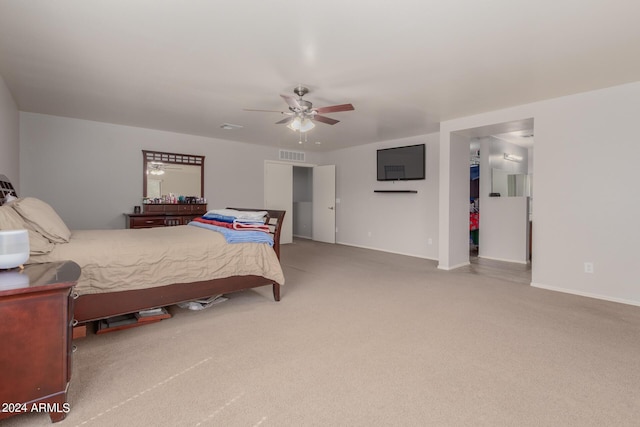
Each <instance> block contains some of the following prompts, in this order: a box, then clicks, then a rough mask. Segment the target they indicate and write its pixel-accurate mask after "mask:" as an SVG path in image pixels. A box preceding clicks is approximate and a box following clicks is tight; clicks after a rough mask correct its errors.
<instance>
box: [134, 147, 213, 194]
mask: <svg viewBox="0 0 640 427" xmlns="http://www.w3.org/2000/svg"><path fill="white" fill-rule="evenodd" d="M149 162H162V163H169V164H174V165H187V166H200V195H199V196H200V197H204V156H197V155H193V154H178V153H165V152H162V151H149V150H142V197H147V164H148V163H149ZM194 196H195V194H194Z"/></svg>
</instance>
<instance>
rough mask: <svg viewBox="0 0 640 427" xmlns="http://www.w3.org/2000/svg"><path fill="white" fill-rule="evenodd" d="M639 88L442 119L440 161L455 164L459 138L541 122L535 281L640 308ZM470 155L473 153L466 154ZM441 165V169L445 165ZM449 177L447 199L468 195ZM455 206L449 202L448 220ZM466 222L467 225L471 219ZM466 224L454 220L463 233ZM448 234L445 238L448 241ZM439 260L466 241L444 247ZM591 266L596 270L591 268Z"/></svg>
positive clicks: (446, 179) (443, 212)
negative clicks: (454, 137)
mask: <svg viewBox="0 0 640 427" xmlns="http://www.w3.org/2000/svg"><path fill="white" fill-rule="evenodd" d="M639 115H640V82H636V83H631V84H627V85H622V86H617V87H613V88H608V89H603V90H598V91H592V92H586V93H582V94H577V95H572V96H566V97H562V98H557V99H551V100H546V101H541V102H537V103H533V104H527V105H523V106H519V107H514V108H509V109H505V110H500V111H494V112H490V113H486V114H481V115H476V116H471V117H465V118H461V119H456V120H450V121H447V122H443V123H441V127H440V137H441V162H442V163H444V164H445V165H447V164H449V163H451V162H455V161H456V157H455V156H456V155H457V153H455V152H454V150H452V149H451V150H450V149H448V147H449V145H453V143H454V142H451V132H453V131H456V130H462V129H470V128H477V127H480V126H486V125H490V124H495V123H505V122H512V121H516V120H521V119H527V118H534V121H535V135H536V136H535V138H536V140H535V157H536V159H535V163H534V170H533V173H534V175H535V204H536V206H535V213H534V216H533V218H534V224H533V242H532V245H533V249H532V251H533V252H532V254H533V259H532V282H533V283H532V284H533V285H534V286H539V287H544V288H549V289H555V290H561V291H564V292H570V293H575V294H580V295H587V296H593V297H597V298H603V299H608V300H613V301H620V302H626V303H630V304H636V305H640V280H638V277H637V276H638V274H637V271H636V270H637V269H636V268H635V267H636V265H637V258H638V256H637V254H638V250H637V246H638V242H640V231H639V229H638V226H637V213H638V212H640V198H639V197H637V191H636V190H635V182H636V181H637V159H638V158H640V144H639V143H638V137H637V133H638V130H637V119H638V117H639ZM463 155H464V156H465V158H467V159H468V155H469V154H468V148H467V150H465V152H464V153H463ZM441 167H442V165H441ZM442 177H443V175H442V174H441V182H440V183H441V189H440V191H441V193H442V192H450V191H451V197H453V198H458V197H460V196H459V195H458V194H457V192H456V191H457V187H456V186H455V185H453V183H452V182H451V181H452V180H451V178H450V177H449V176H447V175H444V179H442ZM450 211H451V208H450V206H448V205H441V206H440V215H449V214H450ZM464 222H465V220H464V219H463V220H462V223H464ZM460 226H461V224H453V221H452V224H451V227H453V228H455V227H460ZM447 232H448V230H447V229H446V228H444V229H443V228H441V230H440V236H441V239H442V238H443V235H444V238H447V239H448V233H447ZM441 248H444V249H445V251H444V252H441V254H440V260H441V262H442V260H443V259H449V258H451V257H454V256H460V253H464V252H467V253H468V248H467V245H466V244H465V245H463V247H459V244H458V242H453V241H449V242H445V244H441ZM584 262H592V263H593V264H594V273H593V274H587V273H585V272H584Z"/></svg>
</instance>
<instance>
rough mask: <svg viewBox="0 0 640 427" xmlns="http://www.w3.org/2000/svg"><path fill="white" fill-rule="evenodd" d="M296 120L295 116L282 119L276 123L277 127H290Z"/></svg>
mask: <svg viewBox="0 0 640 427" xmlns="http://www.w3.org/2000/svg"><path fill="white" fill-rule="evenodd" d="M293 119H295V116H292V117H287V118H286V119H282V120H280V121H279V122H276V124H277V125H288V124H289V123H291V122H292V121H293Z"/></svg>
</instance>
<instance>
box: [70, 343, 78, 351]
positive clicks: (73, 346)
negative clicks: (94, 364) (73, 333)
mask: <svg viewBox="0 0 640 427" xmlns="http://www.w3.org/2000/svg"><path fill="white" fill-rule="evenodd" d="M77 349H78V346H77V345H75V344H74V345H72V346H71V353H75V352H76V350H77Z"/></svg>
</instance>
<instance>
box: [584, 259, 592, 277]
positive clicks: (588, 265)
mask: <svg viewBox="0 0 640 427" xmlns="http://www.w3.org/2000/svg"><path fill="white" fill-rule="evenodd" d="M584 272H585V273H589V274H591V273H593V263H592V262H585V263H584Z"/></svg>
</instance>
